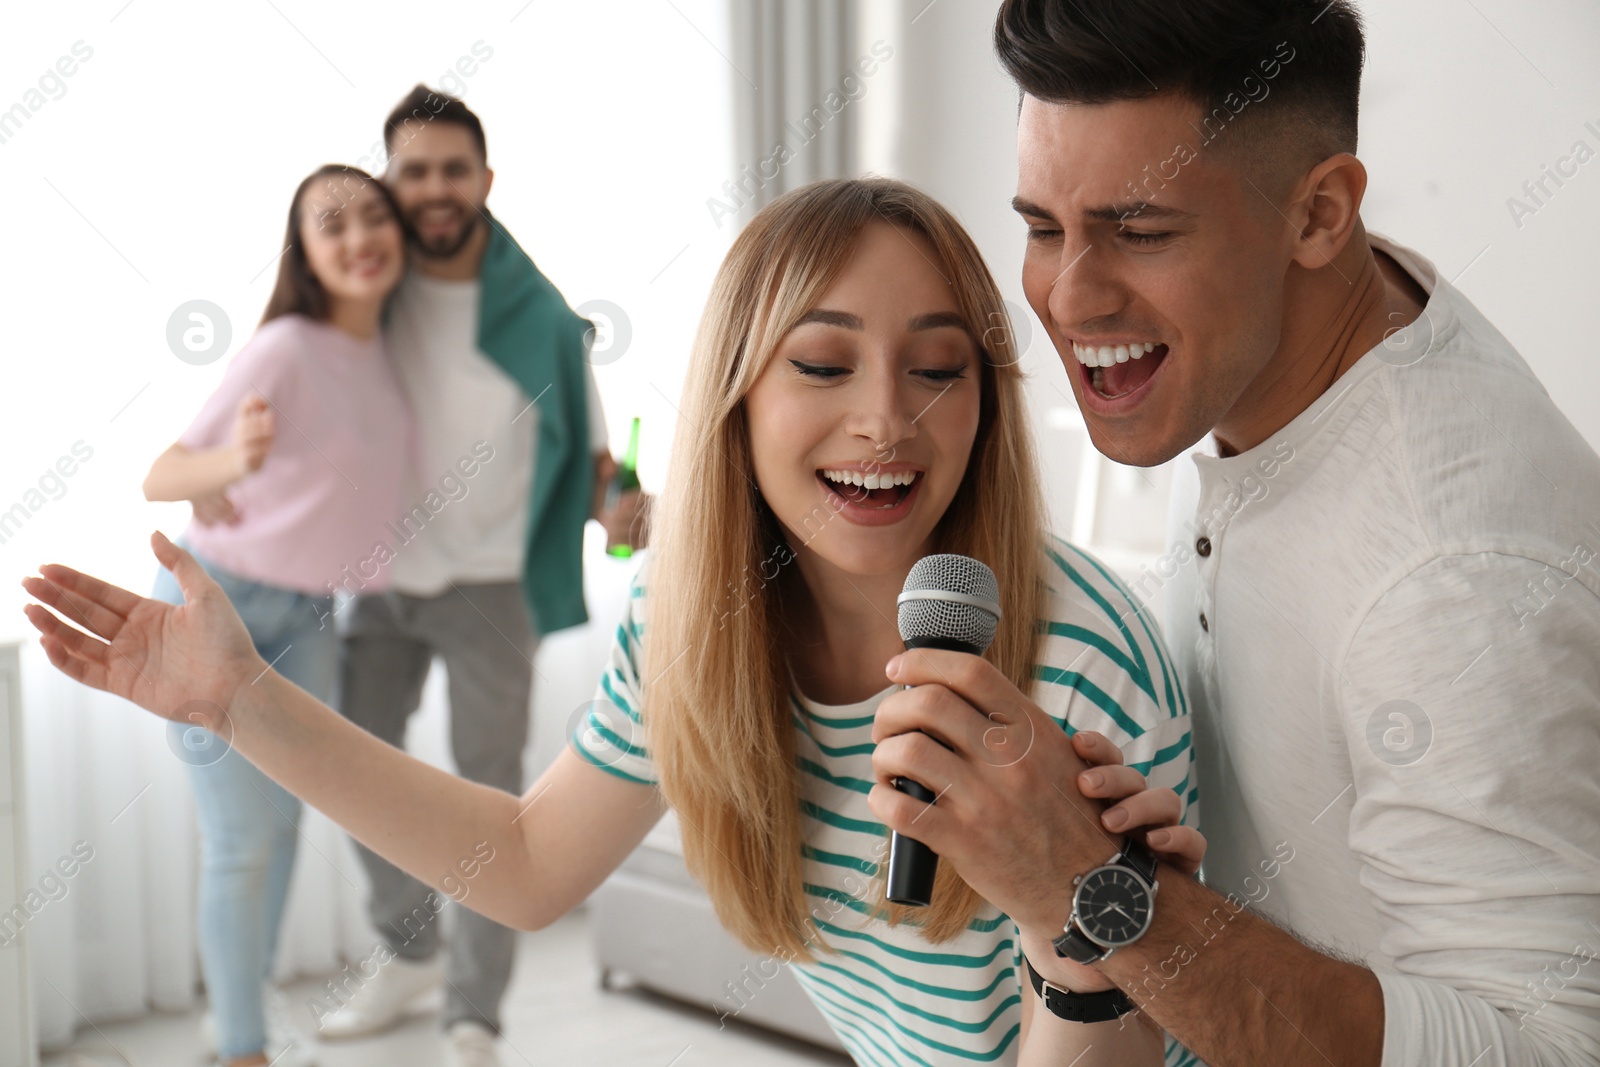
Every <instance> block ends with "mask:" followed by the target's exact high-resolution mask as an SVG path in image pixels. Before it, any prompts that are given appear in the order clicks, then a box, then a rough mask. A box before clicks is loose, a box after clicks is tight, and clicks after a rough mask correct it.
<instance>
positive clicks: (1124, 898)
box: [1075, 867, 1150, 948]
mask: <svg viewBox="0 0 1600 1067" xmlns="http://www.w3.org/2000/svg"><path fill="white" fill-rule="evenodd" d="M1075 899H1076V909H1075V914H1076V917H1077V920H1078V925H1079V926H1080V927H1082V928H1083V932H1084V933H1086V934H1088V935H1089V936H1090V937H1092V938H1094V940H1096V941H1098V942H1100V943H1101V944H1103V945H1109V946H1111V947H1113V948H1116V947H1120V946H1122V945H1126V944H1129V943H1130V942H1133V941H1136V940H1138V938H1139V935H1140V934H1143V933H1144V932H1145V929H1146V928H1147V927H1148V926H1149V925H1150V889H1149V887H1147V886H1146V885H1145V884H1144V883H1143V882H1142V881H1140V880H1139V878H1138V877H1137V876H1136V875H1134V874H1133V873H1132V872H1130V871H1128V870H1125V869H1123V868H1121V867H1099V868H1096V869H1095V870H1092V871H1090V872H1089V873H1088V874H1087V875H1086V876H1085V877H1084V879H1083V882H1082V883H1081V884H1080V885H1079V886H1078V892H1077V896H1076V898H1075Z"/></svg>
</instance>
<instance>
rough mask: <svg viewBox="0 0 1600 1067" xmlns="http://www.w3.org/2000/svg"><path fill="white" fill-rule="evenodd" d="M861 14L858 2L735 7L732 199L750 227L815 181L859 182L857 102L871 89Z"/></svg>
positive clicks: (765, 1)
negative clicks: (773, 204)
mask: <svg viewBox="0 0 1600 1067" xmlns="http://www.w3.org/2000/svg"><path fill="white" fill-rule="evenodd" d="M859 7H860V5H859V3H858V2H857V0H805V2H794V0H730V2H729V5H728V14H729V25H730V30H731V38H732V47H733V53H732V55H731V56H730V57H729V59H730V63H731V66H732V68H733V73H732V82H731V84H732V86H733V118H734V165H735V167H736V168H737V170H736V174H737V176H736V177H735V178H734V181H733V184H734V189H733V191H732V192H731V193H729V194H728V196H729V202H731V203H735V204H737V205H738V207H739V215H738V221H739V222H740V223H741V224H742V223H744V222H747V221H749V219H750V217H751V216H752V215H754V214H755V213H756V211H758V210H759V209H760V208H761V207H762V206H763V205H765V204H766V203H768V202H769V201H771V200H773V199H774V198H776V197H777V196H778V195H780V194H781V193H785V192H788V191H789V190H791V189H795V188H798V187H799V186H802V185H805V184H806V183H807V182H811V181H816V180H817V179H819V178H833V177H854V176H856V170H857V166H858V155H859V153H858V151H857V148H856V145H857V141H858V137H859V132H858V131H859V129H860V122H861V113H860V112H861V108H860V107H859V106H858V105H857V103H856V101H857V100H859V99H860V96H861V95H862V91H863V89H864V87H865V85H866V80H865V79H863V77H862V76H861V74H860V72H859V71H858V70H855V69H854V67H853V64H855V63H856V62H857V60H859V59H860V58H861V57H862V55H864V54H865V52H866V50H865V49H864V48H863V47H862V46H861V45H860V39H861V36H862V35H861V33H860V31H859V29H858V23H859V22H860V12H859ZM847 78H851V79H853V81H847V80H846V79H847ZM780 146H781V148H782V149H785V150H786V151H779V149H780ZM746 168H748V169H746Z"/></svg>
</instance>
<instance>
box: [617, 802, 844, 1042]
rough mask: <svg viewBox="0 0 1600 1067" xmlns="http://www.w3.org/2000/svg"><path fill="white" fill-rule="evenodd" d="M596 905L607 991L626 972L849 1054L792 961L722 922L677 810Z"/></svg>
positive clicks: (722, 1012) (719, 1011)
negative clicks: (749, 943)
mask: <svg viewBox="0 0 1600 1067" xmlns="http://www.w3.org/2000/svg"><path fill="white" fill-rule="evenodd" d="M589 909H590V913H591V914H592V915H593V917H594V922H593V924H592V929H593V930H594V939H595V940H594V948H595V957H596V960H597V962H598V963H599V965H600V981H601V984H602V985H604V986H606V987H607V988H614V987H616V986H619V985H621V984H622V983H621V982H619V981H618V978H619V977H621V976H625V977H626V978H627V979H630V980H632V981H633V982H635V983H638V984H639V985H642V986H644V987H645V988H647V989H651V990H653V991H655V992H658V993H662V994H664V995H666V996H670V997H673V998H675V999H677V1000H682V1001H685V1002H686V1003H689V1004H694V1005H697V1006H699V1007H703V1008H705V1009H706V1010H707V1011H710V1012H712V1013H713V1014H715V1015H717V1016H719V1017H723V1018H724V1019H725V1020H726V1019H737V1020H739V1021H741V1022H746V1023H751V1024H754V1025H758V1026H765V1027H768V1028H769V1029H772V1030H777V1031H780V1032H782V1033H785V1034H788V1035H790V1036H791V1037H797V1038H800V1039H801V1040H804V1041H811V1042H814V1043H815V1044H818V1045H822V1046H824V1047H826V1048H831V1049H837V1050H839V1051H841V1052H842V1051H844V1046H843V1045H841V1044H840V1043H839V1039H838V1038H837V1037H836V1036H834V1033H833V1031H832V1030H831V1029H829V1027H828V1024H827V1022H826V1021H824V1020H823V1018H822V1015H821V1013H820V1012H818V1011H817V1009H816V1008H815V1007H814V1006H812V1004H811V1000H810V998H809V997H807V996H806V994H805V991H804V990H803V989H801V988H800V983H799V982H798V981H796V979H795V977H794V975H793V974H792V973H791V972H790V970H789V968H788V967H787V966H786V965H784V964H782V963H781V962H780V961H779V960H777V959H776V958H774V957H761V956H758V955H756V954H754V953H752V952H751V951H750V950H749V949H747V948H745V947H744V946H743V945H741V944H739V943H738V942H737V941H735V940H734V939H733V937H732V936H731V935H730V934H728V933H727V931H725V930H724V929H723V928H722V924H721V923H720V922H719V921H718V920H717V916H716V913H715V912H714V911H713V910H712V908H711V901H710V899H709V898H708V897H707V896H706V893H705V890H704V889H702V888H701V887H700V885H699V884H698V883H697V882H695V880H694V879H693V878H692V877H690V875H689V872H688V870H687V868H685V867H684V863H683V850H682V846H681V844H680V841H679V836H678V824H677V819H676V818H675V816H674V815H673V814H672V813H671V812H668V813H667V815H666V816H665V817H663V818H662V820H661V822H660V823H658V824H657V825H656V828H655V829H654V830H652V831H651V832H650V834H649V835H648V836H647V837H646V838H645V840H644V842H643V843H642V844H641V845H640V846H639V848H638V849H636V850H635V851H634V853H633V854H632V855H631V856H629V857H628V859H627V860H625V861H624V862H623V864H622V866H621V867H619V868H618V869H617V871H616V872H615V873H614V874H612V876H611V877H610V878H608V879H607V880H606V881H605V883H604V884H602V885H601V886H600V888H599V889H597V890H595V892H594V894H593V895H592V896H591V897H590V898H589Z"/></svg>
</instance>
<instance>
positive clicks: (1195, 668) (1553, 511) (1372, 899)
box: [1166, 238, 1600, 1067]
mask: <svg viewBox="0 0 1600 1067" xmlns="http://www.w3.org/2000/svg"><path fill="white" fill-rule="evenodd" d="M1373 244H1374V246H1375V247H1377V248H1380V249H1381V250H1383V251H1385V252H1387V253H1389V254H1390V255H1391V256H1393V257H1394V259H1395V260H1396V261H1397V262H1398V263H1399V264H1400V265H1401V266H1402V267H1403V268H1404V269H1405V270H1406V271H1407V272H1408V273H1410V274H1411V275H1412V276H1413V277H1414V278H1416V280H1417V281H1418V283H1419V284H1420V285H1421V286H1422V288H1423V289H1424V290H1426V291H1427V292H1428V293H1429V298H1428V303H1427V306H1426V308H1425V311H1424V315H1423V316H1422V317H1420V318H1419V319H1418V320H1417V321H1416V322H1415V323H1414V324H1412V325H1411V326H1409V327H1407V328H1406V329H1405V330H1402V331H1399V332H1397V333H1395V334H1393V335H1392V336H1390V337H1389V338H1388V339H1387V340H1386V341H1385V343H1384V344H1383V345H1380V346H1379V347H1378V348H1375V349H1374V350H1373V351H1371V352H1369V353H1367V354H1366V355H1365V356H1364V357H1363V358H1362V359H1361V360H1360V361H1359V362H1358V363H1357V364H1356V365H1355V366H1354V367H1352V368H1351V369H1350V370H1349V371H1348V372H1347V373H1346V374H1345V375H1344V376H1343V377H1342V378H1340V379H1339V380H1338V381H1336V382H1335V383H1334V384H1333V386H1332V387H1331V388H1330V389H1329V390H1328V392H1327V393H1326V394H1324V395H1323V396H1322V397H1320V398H1319V399H1318V400H1317V401H1316V402H1315V403H1313V404H1312V405H1311V407H1309V408H1308V409H1307V410H1306V411H1304V412H1303V413H1301V414H1300V415H1299V416H1298V417H1297V418H1295V419H1294V420H1293V421H1292V422H1290V423H1289V425H1287V426H1286V427H1284V428H1283V429H1282V430H1281V431H1280V432H1279V433H1277V434H1274V435H1273V436H1272V437H1270V438H1269V439H1268V440H1266V441H1265V442H1263V443H1262V444H1260V445H1259V446H1257V447H1255V448H1253V449H1251V450H1250V451H1248V452H1245V453H1241V454H1239V455H1236V456H1232V457H1228V458H1219V457H1218V456H1217V455H1216V446H1215V441H1214V439H1208V440H1207V446H1208V447H1207V449H1206V451H1205V452H1201V453H1196V454H1195V455H1194V457H1193V463H1181V464H1179V465H1178V466H1179V470H1178V474H1177V477H1176V478H1175V482H1174V488H1173V510H1172V523H1173V528H1172V535H1173V536H1172V538H1171V539H1170V545H1171V548H1170V553H1169V555H1170V557H1171V559H1170V561H1169V562H1170V563H1176V564H1179V566H1178V568H1177V575H1176V577H1175V578H1174V579H1173V580H1172V586H1171V588H1170V590H1169V593H1170V595H1169V597H1168V601H1167V603H1168V612H1169V616H1170V617H1169V619H1168V620H1167V628H1166V632H1167V634H1168V636H1169V639H1170V640H1171V642H1172V646H1173V653H1174V656H1175V658H1176V659H1177V661H1178V664H1179V669H1180V670H1181V671H1182V673H1183V677H1184V680H1185V684H1186V687H1187V689H1188V692H1189V698H1190V701H1191V708H1192V712H1193V718H1194V736H1195V748H1196V761H1197V767H1198V772H1199V778H1200V796H1201V798H1202V800H1203V801H1204V803H1205V808H1206V819H1205V825H1204V827H1203V829H1204V830H1205V833H1206V836H1207V839H1208V840H1209V842H1210V851H1209V854H1208V856H1207V858H1206V864H1205V868H1206V877H1207V881H1208V883H1209V884H1210V885H1211V887H1212V888H1213V889H1215V890H1217V891H1218V892H1221V893H1228V892H1233V893H1236V894H1238V895H1239V896H1240V897H1244V898H1247V899H1249V900H1251V901H1258V903H1257V904H1256V908H1257V910H1258V911H1259V912H1260V913H1262V914H1264V915H1265V916H1267V917H1268V918H1271V919H1272V920H1274V921H1275V922H1277V923H1279V924H1280V925H1283V926H1285V927H1287V928H1288V929H1290V930H1291V931H1293V932H1294V933H1295V934H1297V935H1298V936H1299V937H1301V938H1302V939H1304V940H1306V941H1308V942H1309V943H1310V944H1312V945H1313V946H1316V947H1319V948H1322V949H1325V950H1332V951H1333V952H1334V953H1336V954H1339V955H1342V956H1345V957H1348V958H1354V959H1358V960H1361V961H1363V962H1364V963H1365V964H1366V965H1367V966H1369V967H1370V968H1371V969H1372V970H1373V971H1374V972H1376V974H1377V975H1378V978H1379V981H1380V983H1381V985H1382V987H1383V998H1384V1013H1385V1026H1384V1054H1383V1064H1384V1067H1402V1065H1405V1067H1410V1065H1414V1064H1427V1065H1429V1067H1468V1065H1469V1064H1470V1065H1472V1067H1490V1065H1494V1064H1517V1065H1529V1064H1538V1065H1545V1064H1549V1065H1555V1064H1561V1065H1574V1067H1575V1065H1578V1064H1587V1065H1592V1064H1595V1063H1596V1062H1600V458H1597V457H1596V455H1595V453H1594V450H1593V449H1591V448H1590V447H1589V446H1588V445H1587V444H1586V443H1585V442H1584V440H1583V439H1582V438H1581V437H1580V436H1579V434H1578V433H1577V431H1576V430H1574V429H1573V427H1572V425H1571V424H1570V423H1569V422H1568V421H1567V420H1566V418H1565V417H1563V416H1562V414H1561V413H1560V412H1559V411H1558V410H1557V408H1556V406H1555V405H1554V404H1553V403H1552V402H1551V400H1550V398H1549V396H1548V395H1547V394H1546V393H1545V391H1544V389H1543V387H1542V386H1541V385H1540V384H1539V382H1538V380H1537V379H1536V378H1534V376H1533V374H1532V372H1531V371H1529V369H1528V367H1527V365H1526V364H1524V363H1523V361H1522V359H1521V358H1520V357H1519V356H1518V355H1517V354H1516V352H1515V351H1514V350H1513V349H1512V347H1511V345H1510V343H1509V342H1507V341H1506V339H1505V338H1504V337H1502V336H1501V335H1500V334H1499V333H1498V332H1497V331H1496V330H1495V329H1494V327H1493V326H1491V325H1490V324H1489V322H1488V321H1487V320H1485V319H1484V318H1483V316H1482V315H1480V314H1479V313H1478V311H1477V310H1476V309H1475V308H1474V307H1473V306H1472V305H1471V304H1470V303H1468V301H1467V300H1466V299H1465V297H1463V296H1462V295H1461V293H1460V292H1459V291H1457V290H1456V289H1454V288H1452V287H1451V286H1450V284H1449V283H1448V282H1446V281H1443V280H1441V279H1440V278H1439V277H1438V275H1437V272H1436V271H1435V269H1434V267H1433V265H1432V264H1430V263H1428V262H1427V261H1426V260H1424V259H1422V258H1421V257H1419V256H1417V255H1416V254H1415V253H1413V252H1410V251H1409V250H1407V249H1404V248H1400V247H1398V246H1395V245H1393V244H1391V243H1389V242H1386V241H1384V240H1382V239H1381V238H1373ZM1208 453H1209V454H1208ZM1202 539H1204V540H1202ZM1170 570H1171V568H1170V566H1169V567H1168V568H1167V572H1168V573H1170ZM1285 855H1290V856H1291V857H1292V858H1290V859H1289V860H1288V861H1287V862H1285V861H1284V859H1283V857H1284V856H1285ZM1269 871H1270V873H1266V872H1269Z"/></svg>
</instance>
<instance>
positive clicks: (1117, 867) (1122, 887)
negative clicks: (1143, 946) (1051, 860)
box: [1051, 837, 1160, 963]
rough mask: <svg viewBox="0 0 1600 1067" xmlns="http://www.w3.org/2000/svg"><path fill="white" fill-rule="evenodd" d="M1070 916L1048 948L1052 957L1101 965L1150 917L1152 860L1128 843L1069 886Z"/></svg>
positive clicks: (1151, 855)
mask: <svg viewBox="0 0 1600 1067" xmlns="http://www.w3.org/2000/svg"><path fill="white" fill-rule="evenodd" d="M1072 884H1073V886H1074V887H1076V888H1075V889H1074V892H1073V894H1072V916H1071V917H1070V918H1069V919H1068V920H1067V924H1066V926H1065V927H1063V929H1062V934H1061V936H1060V937H1058V938H1056V939H1055V941H1053V942H1051V943H1052V944H1053V945H1054V946H1055V949H1056V955H1058V956H1062V957H1065V958H1066V959H1069V960H1071V961H1072V962H1074V963H1094V962H1095V961H1097V960H1103V959H1105V958H1106V957H1107V956H1109V955H1111V954H1112V953H1113V952H1115V951H1116V950H1117V949H1119V948H1124V947H1126V946H1128V945H1131V944H1133V943H1134V942H1135V941H1137V940H1139V938H1141V937H1143V936H1144V934H1145V931H1146V930H1149V929H1150V922H1151V920H1152V918H1154V915H1155V902H1156V890H1157V889H1158V888H1160V887H1159V885H1158V884H1157V882H1156V857H1155V853H1153V852H1151V851H1150V849H1149V848H1147V847H1145V845H1144V844H1143V843H1141V842H1139V841H1137V840H1135V839H1134V838H1132V837H1129V838H1128V839H1127V841H1126V842H1125V843H1124V844H1123V846H1122V851H1121V852H1118V853H1117V854H1116V855H1115V856H1112V857H1111V858H1110V859H1109V860H1107V861H1106V862H1105V863H1103V864H1101V865H1100V866H1098V867H1096V868H1094V870H1092V871H1089V872H1088V873H1087V874H1080V875H1079V876H1078V877H1076V878H1074V879H1073V880H1072Z"/></svg>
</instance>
